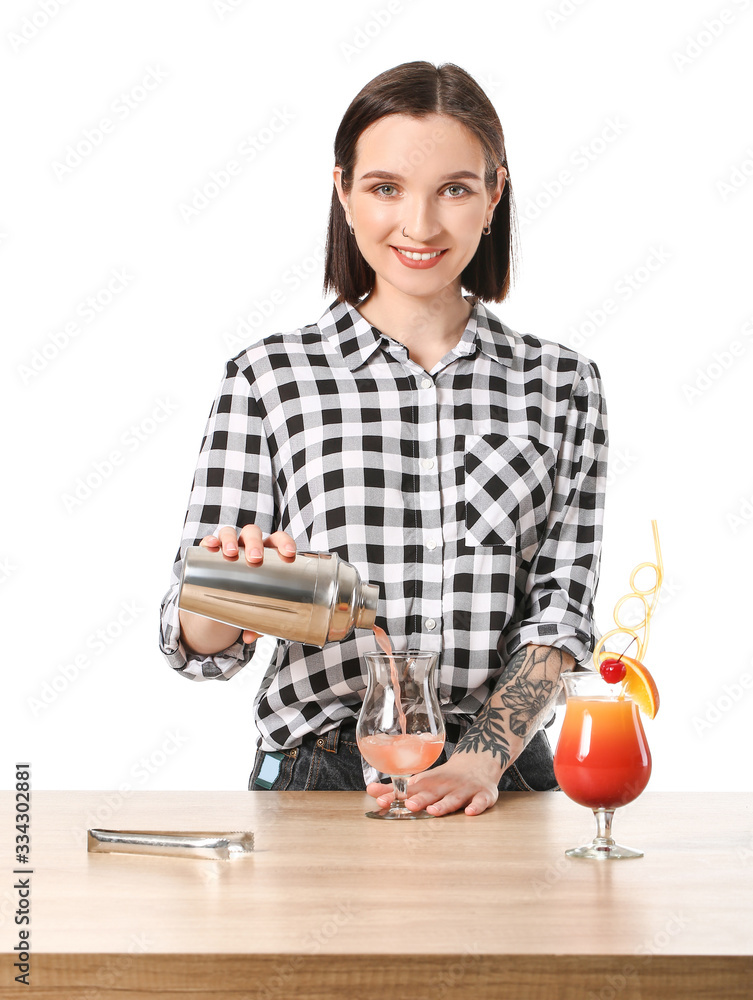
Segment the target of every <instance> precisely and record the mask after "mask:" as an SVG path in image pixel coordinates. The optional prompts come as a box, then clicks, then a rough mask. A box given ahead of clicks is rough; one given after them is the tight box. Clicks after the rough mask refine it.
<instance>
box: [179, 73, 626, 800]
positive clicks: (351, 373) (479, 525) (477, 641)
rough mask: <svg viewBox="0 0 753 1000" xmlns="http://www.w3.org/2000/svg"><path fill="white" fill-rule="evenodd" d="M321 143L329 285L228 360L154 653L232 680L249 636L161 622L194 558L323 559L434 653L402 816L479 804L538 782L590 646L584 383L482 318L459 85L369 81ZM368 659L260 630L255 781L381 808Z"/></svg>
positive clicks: (215, 625)
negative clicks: (364, 737)
mask: <svg viewBox="0 0 753 1000" xmlns="http://www.w3.org/2000/svg"><path fill="white" fill-rule="evenodd" d="M334 151H335V167H334V170H333V182H334V184H333V195H332V205H331V211H330V218H329V228H328V234H327V252H326V261H325V274H324V291H325V293H329V292H336V293H337V297H336V298H335V299H334V301H332V302H331V304H330V305H329V306H328V308H327V309H326V310H325V311H324V313H323V314H322V315H321V317H320V318H319V319H318V320H317V321H316V322H315V323H312V324H309V325H307V326H304V327H301V328H298V329H296V330H293V331H291V332H287V333H275V334H273V335H270V336H267V337H265V338H263V339H262V340H260V341H258V342H257V343H255V344H252V345H251V346H249V347H248V348H247V349H245V350H244V351H241V352H240V353H239V354H237V355H236V356H235V357H234V358H233V359H232V360H230V361H228V363H227V365H226V368H225V373H224V377H223V379H222V382H221V384H220V387H219V391H218V393H217V396H216V399H215V401H214V404H213V406H212V409H211V412H210V415H209V419H208V423H207V426H206V431H205V434H204V438H203V441H202V444H201V450H200V454H199V459H198V463H197V467H196V471H195V474H194V479H193V486H192V489H191V495H190V498H189V504H188V510H187V513H186V518H185V522H184V528H183V536H182V540H181V544H180V548H179V550H178V553H177V555H176V558H175V562H174V566H173V574H172V579H171V583H170V587H169V590H168V592H167V593H166V595H165V597H164V599H163V602H162V609H161V634H160V647H161V649H162V651H163V653H164V654H165V656H166V658H167V660H168V662H169V664H170V666H171V667H173V668H174V669H175V670H176V672H177V673H180V674H182V675H183V676H184V677H186V678H189V679H191V680H207V679H216V680H228V679H230V678H232V677H233V675H234V674H236V673H237V672H238V671H239V670H240V669H241V668H242V667H243V666H244V665H245V664H246V663H247V662H248V661H249V659H250V658H251V656H252V654H253V651H254V643H255V642H256V640H257V639H258V634H257V633H255V632H251V631H248V630H240V629H238V628H236V627H234V626H230V625H225V624H222V623H220V622H216V621H212V620H210V619H207V618H204V617H201V616H197V615H192V614H190V613H188V612H185V611H181V610H179V609H178V606H177V598H178V591H179V580H180V570H181V563H182V560H183V557H184V556H185V553H186V550H187V548H188V547H189V546H192V545H197V544H201V545H203V546H205V547H207V548H209V549H214V550H221V551H222V554H223V556H224V557H225V558H227V559H231V560H236V559H238V558H241V559H245V560H246V561H247V562H248V563H249V564H250V565H253V564H256V563H259V562H260V561H261V560H262V558H263V549H264V548H265V547H274V548H276V549H277V550H278V551H279V552H280V554H281V555H282V556H283V557H285V558H288V559H292V558H294V556H295V553H296V551H297V550H298V549H301V550H312V551H328V552H336V553H338V555H340V556H341V557H342V558H343V559H345V560H347V561H348V562H350V563H351V564H353V565H354V566H355V567H356V569H357V570H358V572H359V574H360V576H361V579H363V580H365V581H368V582H369V583H371V584H376V585H378V587H379V591H380V600H379V606H378V613H377V618H376V623H377V624H378V625H379V626H381V627H382V628H384V629H385V631H386V632H387V634H388V636H389V637H390V640H391V642H392V644H393V647H394V648H395V649H396V650H400V649H407V648H413V649H423V650H432V651H436V652H438V653H439V654H440V666H439V668H438V673H439V699H440V704H441V706H442V711H443V715H444V719H445V728H446V732H447V740H446V743H445V748H444V751H443V753H442V756H441V757H440V758H439V760H438V761H437V762H436V764H434V765H433V766H432V767H431V768H430V769H429V770H427V771H424V772H422V773H421V774H418V775H416V776H415V777H414V778H412V779H411V780H410V783H409V785H408V799H407V800H406V803H405V804H406V806H407V807H408V808H409V809H412V810H414V811H419V810H421V809H423V808H426V809H427V811H428V812H430V813H433V814H434V815H437V816H439V815H443V814H446V813H450V812H454V811H456V810H458V809H464V810H465V813H466V814H467V815H479V814H481V813H483V812H484V811H485V810H486V809H488V808H489V807H490V806H492V805H493V804H494V803H495V802H496V801H497V798H498V795H499V793H500V792H502V791H509V790H534V791H545V790H550V789H555V788H556V787H557V784H556V781H555V778H554V773H553V767H552V752H551V747H550V745H549V742H548V739H547V736H546V731H545V728H544V723H545V722H546V720H547V719H548V718H551V714H552V709H553V705H554V702H555V699H556V697H557V693H558V688H559V677H560V673H561V672H562V671H563V670H568V669H572V668H573V667H574V666H575V665H576V663H579V662H584V661H585V660H586V659H587V658H588V656H589V654H590V652H591V650H592V649H593V645H594V642H595V634H594V627H593V622H592V614H593V600H594V595H595V592H596V586H597V581H598V571H599V559H600V546H601V537H602V518H603V507H604V489H605V477H606V455H607V429H606V409H605V404H604V398H603V393H602V387H601V380H600V375H599V371H598V368H597V367H596V365H595V364H594V362H592V361H590V360H589V359H588V358H586V357H584V356H582V355H581V354H579V353H577V352H575V351H573V350H570V349H568V348H566V347H564V346H562V345H560V344H557V343H554V342H552V341H549V340H543V339H541V338H538V337H535V336H533V335H531V334H520V333H517V332H516V331H514V330H513V329H511V328H510V327H509V326H507V325H506V324H505V323H503V322H502V321H501V320H500V319H499V318H498V317H497V316H496V315H495V314H494V313H493V312H492V311H491V310H490V309H489V308H488V307H487V306H486V305H485V304H484V303H485V302H486V301H492V302H501V301H503V300H504V298H505V297H506V296H507V294H508V291H509V288H510V284H511V279H512V268H513V264H514V259H515V255H514V232H515V214H514V201H513V195H512V189H511V184H510V175H509V167H508V163H507V154H506V150H505V143H504V136H503V133H502V128H501V125H500V122H499V119H498V117H497V114H496V111H495V109H494V107H493V106H492V104H491V102H490V101H489V99H488V98H487V96H486V95H485V93H484V92H483V90H482V89H481V87H480V86H479V85H478V84H477V83H476V81H475V80H474V79H473V78H472V77H471V76H470V75H469V74H468V73H466V72H465V71H464V70H462V69H461V68H459V67H457V66H455V65H453V64H451V63H445V64H444V65H440V66H435V65H433V64H432V63H429V62H410V63H404V64H402V65H400V66H396V67H394V68H393V69H390V70H387V71H386V72H384V73H382V74H380V75H379V76H377V77H376V78H375V79H374V80H372V81H370V82H369V83H368V84H366V86H365V87H364V88H363V90H362V91H361V92H360V93H359V94H358V95H357V96H356V97H355V98H354V100H353V101H352V102H351V104H350V106H349V108H348V109H347V111H346V113H345V115H344V117H343V119H342V122H341V123H340V127H339V129H338V131H337V135H336V138H335V145H334ZM294 172H295V173H294ZM294 176H295V180H296V183H295V188H294V190H295V192H296V197H297V198H298V199H302V198H306V197H307V192H308V191H309V190H310V188H309V185H308V184H307V177H308V167H307V166H306V164H305V163H296V164H295V165H291V173H290V178H289V181H288V183H287V184H286V185H285V186H283V185H281V186H280V189H279V191H278V200H279V205H280V209H281V211H280V218H281V219H284V218H288V219H291V218H292V213H288V214H287V216H286V214H285V212H284V208H285V207H286V206H288V205H289V204H290V199H289V195H290V190H291V187H292V185H293V177H294ZM287 226H288V228H289V230H290V244H291V246H294V245H295V243H296V236H297V235H300V234H297V233H296V230H295V221H294V220H293V221H292V222H289V223H287ZM254 238H255V239H256V240H257V241H258V242H259V245H263V233H256V234H255V237H254ZM463 289H466V290H467V292H468V293H469V294H467V295H465V294H463ZM375 648H376V643H375V638H374V635H373V633H372V632H371V631H368V630H360V629H357V630H356V631H355V632H354V633H352V634H351V636H350V637H348V638H347V639H345V640H343V641H342V642H338V643H328V644H327V645H326V646H325V647H324V648H323V649H319V648H318V647H315V646H310V645H303V644H301V643H296V642H288V641H282V640H278V643H277V648H276V655H275V656H274V657H273V658H272V662H271V663H270V664H269V667H268V669H267V671H266V673H265V676H264V678H263V680H262V681H261V684H260V687H259V689H258V692H257V694H256V697H255V699H254V722H255V725H256V729H257V732H258V741H257V752H256V759H255V761H254V763H253V767H252V770H251V775H250V778H249V789H254V790H258V789H273V790H277V789H280V790H281V789H326V790H333V789H334V790H338V789H340V790H346V789H349V790H354V789H360V790H363V789H364V788H365V789H366V791H368V792H369V794H371V795H373V796H374V797H376V798H377V800H378V802H379V804H380V805H386V804H388V803H389V801H390V800H391V798H392V795H391V786H390V785H386V784H385V783H380V782H379V781H378V780H377V779H378V777H379V774H378V772H376V771H374V769H373V768H371V767H370V765H368V764H367V763H366V761H364V760H363V758H362V757H361V755H360V753H359V752H358V747H357V744H356V737H355V726H356V720H357V718H358V714H359V711H360V708H361V705H362V703H363V698H364V695H365V692H366V683H367V674H366V666H365V661H364V656H363V654H364V653H365V652H366V651H368V650H374V649H375Z"/></svg>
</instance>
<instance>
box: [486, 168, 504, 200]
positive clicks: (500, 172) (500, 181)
mask: <svg viewBox="0 0 753 1000" xmlns="http://www.w3.org/2000/svg"><path fill="white" fill-rule="evenodd" d="M506 183H507V171H506V170H505V168H504V167H503V166H499V167H497V187H496V188H495V190H494V194H493V195H492V197H491V200H490V202H489V208H494V207H495V206H496V204H497V202H498V201H499V199H500V198H501V197H502V192H503V191H504V190H505V184H506Z"/></svg>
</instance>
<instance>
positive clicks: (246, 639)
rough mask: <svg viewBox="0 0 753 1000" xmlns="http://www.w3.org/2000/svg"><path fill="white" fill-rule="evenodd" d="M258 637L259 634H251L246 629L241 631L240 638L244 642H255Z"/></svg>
mask: <svg viewBox="0 0 753 1000" xmlns="http://www.w3.org/2000/svg"><path fill="white" fill-rule="evenodd" d="M260 635H261V632H252V631H251V629H249V628H247V629H244V630H243V634H242V635H241V638H242V639H243V641H244V642H256V640H257V639H258V638H259V636H260Z"/></svg>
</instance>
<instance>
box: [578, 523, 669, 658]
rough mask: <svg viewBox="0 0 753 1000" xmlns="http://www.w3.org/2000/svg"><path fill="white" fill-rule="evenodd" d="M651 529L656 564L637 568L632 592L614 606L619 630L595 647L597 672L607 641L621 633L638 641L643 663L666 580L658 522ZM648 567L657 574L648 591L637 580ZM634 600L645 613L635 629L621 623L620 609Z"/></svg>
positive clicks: (602, 638) (633, 573)
mask: <svg viewBox="0 0 753 1000" xmlns="http://www.w3.org/2000/svg"><path fill="white" fill-rule="evenodd" d="M651 527H652V528H653V532H654V548H655V549H656V562H655V563H652V562H648V561H647V562H642V563H640V564H639V565H638V566H636V567H635V569H634V570H633V572H632V573H631V574H630V591H631V592H630V593H629V594H625V595H624V596H623V597H621V598H620V599H619V601H618V602H617V603H616V604H615V606H614V623H615V625H616V626H617V628H613V629H612V630H611V631H609V632H607V633H605V634H604V635H603V636H602V637H601V639H599V641H598V642H597V643H596V646H595V647H594V666H595V668H596V669H597V670H598V669H599V667H600V665H601V664H600V660H599V654H600V653H601V651H602V649H603V647H604V643H605V642H606V641H607V639H609V638H610V637H611V636H613V635H616V634H617V633H618V632H621V633H622V634H623V635H629V636H631V637H632V638H633V639H636V640H637V642H638V651H637V653H636V655H635V659H636V660H638V661H639V662H640V663H643V654H644V652H645V650H646V647H647V646H648V635H649V622H650V620H651V615H652V614H653V613H654V610H655V608H656V604H657V601H658V600H659V591H660V590H661V584H662V580H663V579H664V563H663V562H662V558H661V547H660V545H659V529H658V527H657V525H656V521H652V522H651ZM647 566H650V567H651V569H653V570H654V572H655V573H656V583H655V584H654V586H653V587H649V588H647V589H646V590H641V589H640V588H639V587H636V585H635V578H636V576H637V575H638V573H640V571H641V570H642V569H644V568H645V567H647ZM648 594H651V595H652V601H651V606H650V607H649V604H648V601H647V600H646V596H647V595H648ZM634 600H639V601H642V602H643V608H644V611H645V613H644V615H643V618H642V619H641V621H640V622H638V624H637V625H636V626H635V629H633V628H630V626H629V625H623V624H622V623H621V622H620V608H621V607H622V605H623V604H624V603H625V602H626V601H634ZM636 629H643V630H644V632H643V637H642V638H641V637H640V636H639V635H638V633H637V631H636Z"/></svg>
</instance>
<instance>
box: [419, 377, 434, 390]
mask: <svg viewBox="0 0 753 1000" xmlns="http://www.w3.org/2000/svg"><path fill="white" fill-rule="evenodd" d="M432 385H433V382H432V381H431V379H430V378H425V379H424V380H423V382H422V383H421V388H422V389H431V387H432Z"/></svg>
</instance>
